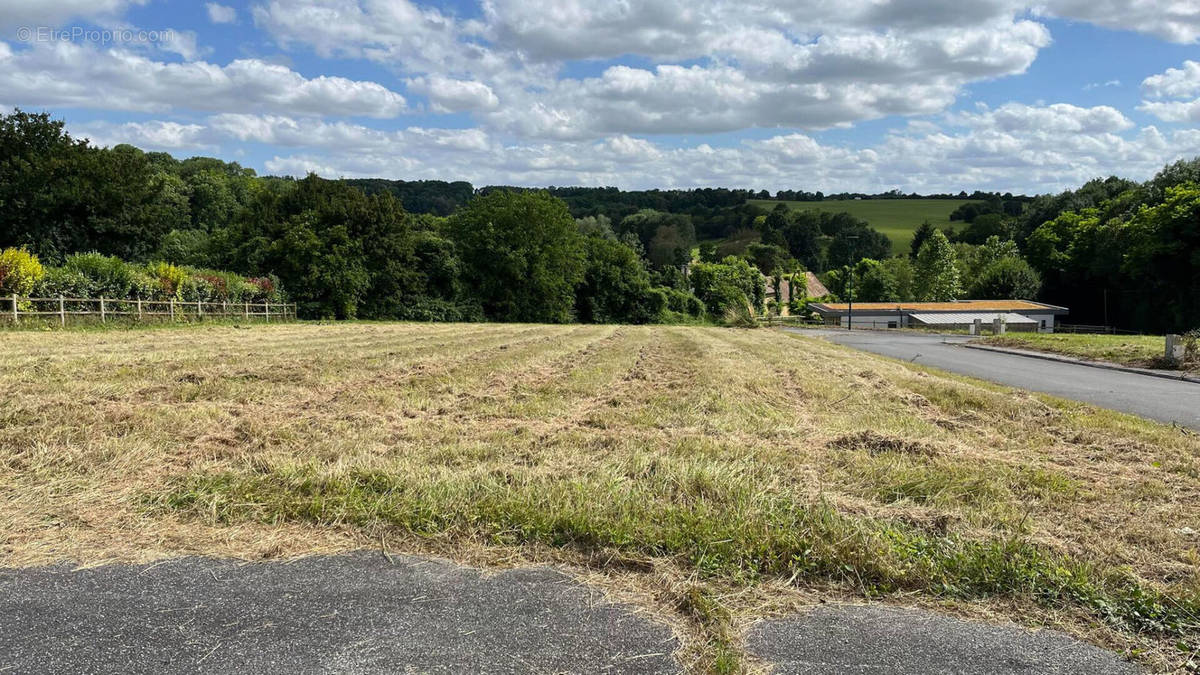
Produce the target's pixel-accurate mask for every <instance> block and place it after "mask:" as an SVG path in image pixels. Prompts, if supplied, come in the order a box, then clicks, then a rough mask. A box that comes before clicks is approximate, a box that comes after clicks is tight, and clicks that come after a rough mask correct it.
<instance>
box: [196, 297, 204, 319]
mask: <svg viewBox="0 0 1200 675" xmlns="http://www.w3.org/2000/svg"><path fill="white" fill-rule="evenodd" d="M196 318H197V319H203V318H204V305H202V304H200V301H199V300H197V301H196Z"/></svg>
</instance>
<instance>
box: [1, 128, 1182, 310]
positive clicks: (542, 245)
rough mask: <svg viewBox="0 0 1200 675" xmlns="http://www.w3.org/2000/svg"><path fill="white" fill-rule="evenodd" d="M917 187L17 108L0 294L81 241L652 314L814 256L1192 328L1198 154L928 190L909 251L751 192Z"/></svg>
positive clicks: (9, 146) (901, 279)
mask: <svg viewBox="0 0 1200 675" xmlns="http://www.w3.org/2000/svg"><path fill="white" fill-rule="evenodd" d="M916 197H921V195H906V194H900V193H898V192H895V191H893V192H889V193H884V194H881V195H856V194H839V195H823V194H821V193H817V192H803V191H789V190H784V191H780V192H778V193H776V194H775V196H774V197H772V195H771V194H770V193H767V192H766V191H754V190H736V189H724V188H704V189H694V190H644V191H622V190H617V189H616V188H575V187H572V188H553V187H552V188H550V189H548V190H533V189H527V188H502V187H487V188H482V189H480V190H475V189H474V188H473V187H472V186H471V185H470V184H469V183H466V182H462V181H458V182H443V181H407V182H406V181H391V180H383V179H356V180H341V181H330V180H323V179H320V178H318V177H316V176H309V177H307V178H304V179H301V180H294V179H291V178H274V177H259V176H256V175H255V173H254V171H252V170H250V169H246V168H243V167H241V166H239V165H238V164H237V163H227V162H223V161H221V160H218V159H213V158H205V157H193V158H190V159H185V160H177V159H175V158H174V157H171V156H170V155H168V154H165V153H146V152H143V151H141V150H139V149H137V148H134V147H132V146H128V145H119V146H116V147H113V148H97V147H94V146H92V145H90V144H89V143H88V142H87V141H84V140H78V139H75V138H72V137H71V136H70V135H69V134H67V133H66V131H65V130H64V126H63V123H62V122H61V121H57V120H53V119H51V118H50V117H49V116H48V115H45V114H40V115H39V114H30V113H25V112H22V111H19V110H18V111H16V112H13V113H11V114H8V115H2V116H0V247H7V248H11V249H13V250H14V252H13V253H10V254H9V255H10V257H11V259H5V260H3V261H0V275H2V276H0V289H3V288H12V289H25V288H29V281H28V278H29V275H30V272H29V269H28V268H29V262H28V260H27V259H24V258H23V259H22V260H17V258H18V257H20V256H21V255H23V254H21V253H18V252H16V251H18V250H23V251H27V252H28V254H30V255H32V256H37V257H38V258H39V259H40V262H41V263H42V264H46V265H47V266H48V269H47V270H46V271H45V273H44V274H43V275H42V276H43V278H44V279H49V280H52V281H53V282H54V283H56V284H59V287H63V288H71V287H72V286H71V284H75V285H76V286H79V285H80V283H81V282H80V283H77V282H79V278H78V277H77V276H75V275H76V274H93V275H96V274H99V270H100V268H101V267H103V265H102V264H101V263H100V262H99V259H97V260H93V261H92V262H90V263H86V264H90V265H92V266H93V267H92V268H90V271H88V272H86V273H85V272H84V271H83V269H82V267H84V266H86V264H85V262H84V260H82V259H78V260H77V259H75V258H72V256H73V255H74V254H80V253H96V254H98V255H99V256H100V257H101V258H103V257H105V256H111V257H116V258H119V259H121V260H125V261H129V262H130V263H131V264H133V265H135V266H141V267H143V268H144V267H145V266H146V265H149V264H151V263H158V262H159V261H162V262H164V263H165V264H166V265H168V266H172V267H174V268H176V269H183V268H190V269H193V270H214V269H221V270H229V271H230V272H231V273H233V274H235V275H236V276H238V277H240V278H246V277H250V278H268V277H271V276H272V275H274V278H275V279H277V280H278V281H279V282H281V283H282V285H283V287H284V288H287V289H288V293H289V296H290V297H291V299H292V300H294V301H295V302H297V303H298V306H299V309H300V314H301V316H307V317H346V318H348V317H363V318H398V319H417V320H481V319H487V320H495V321H577V320H578V321H596V322H633V323H646V322H655V321H672V320H679V319H682V318H689V319H691V318H696V317H697V316H698V315H700V314H708V315H709V316H710V317H713V318H720V317H723V316H724V315H725V314H726V313H727V312H728V310H729V309H730V308H734V309H738V310H739V311H740V309H741V308H742V307H752V308H755V309H756V310H757V311H762V310H763V308H764V301H763V296H764V294H766V293H768V291H766V290H764V289H765V288H767V287H768V284H771V283H772V282H766V283H764V282H763V280H762V277H763V276H766V277H771V278H773V279H774V280H778V279H780V278H784V277H787V276H789V275H795V274H797V273H799V272H802V271H804V270H811V271H814V272H821V271H825V279H824V280H825V282H826V285H827V286H828V287H829V289H830V290H831V291H832V293H833V294H834V295H835V296H837V297H839V298H841V299H845V298H846V297H849V294H850V292H851V288H853V289H854V290H853V296H854V298H855V299H859V300H887V301H890V300H913V299H949V298H956V297H960V296H961V297H968V296H969V297H975V298H985V299H986V298H999V297H1023V298H1037V299H1040V300H1043V301H1046V302H1050V303H1054V304H1060V305H1065V306H1067V307H1069V308H1070V310H1071V320H1072V321H1076V322H1080V323H1109V324H1112V325H1117V326H1120V327H1123V328H1133V329H1140V330H1147V331H1163V330H1187V329H1189V328H1193V327H1195V326H1196V325H1197V324H1200V304H1198V303H1200V272H1198V270H1200V253H1198V251H1200V233H1198V230H1200V215H1198V209H1200V160H1194V161H1191V162H1179V163H1176V164H1174V165H1171V166H1169V167H1166V168H1165V169H1164V170H1163V171H1162V172H1160V173H1159V174H1158V175H1157V176H1155V177H1154V178H1153V179H1151V180H1150V181H1147V182H1146V183H1142V184H1139V183H1135V182H1131V181H1128V180H1123V179H1119V178H1107V179H1100V180H1094V181H1091V182H1089V183H1087V184H1085V185H1083V186H1082V187H1080V188H1079V189H1078V190H1073V191H1067V192H1064V193H1062V194H1058V195H1045V196H1040V197H1036V198H1032V199H1030V198H1026V197H1020V196H1016V197H1014V196H1013V195H1011V194H1003V195H1000V194H995V193H979V192H977V193H974V194H971V195H967V194H966V193H960V194H957V195H950V194H947V195H933V196H932V197H934V198H939V197H945V198H955V199H969V200H970V202H969V203H967V204H965V205H963V206H962V207H961V208H959V209H957V210H956V211H955V212H954V214H953V216H952V218H953V219H955V220H960V221H961V222H962V225H956V226H955V228H956V229H953V230H949V231H948V232H947V233H946V234H948V235H949V236H945V235H943V233H942V232H941V231H939V230H938V229H937V228H935V227H933V226H932V225H928V224H926V225H922V226H921V227H920V228H919V229H918V230H917V231H916V232H915V236H914V238H913V242H912V248H911V255H910V256H904V257H891V247H890V242H889V241H888V239H887V237H886V236H884V235H882V234H881V233H879V232H877V231H875V230H873V229H871V228H870V226H869V224H868V223H866V222H864V221H862V220H859V219H857V218H855V217H853V216H851V215H849V214H847V213H830V212H824V211H817V210H804V209H799V210H797V209H794V208H792V207H790V206H789V205H787V204H783V203H780V204H778V205H776V206H774V207H772V208H764V207H763V206H760V205H759V204H762V201H759V200H770V199H778V200H797V201H818V200H821V199H833V198H837V199H848V198H863V199H871V198H887V199H908V198H916ZM925 197H926V198H928V197H930V196H929V195H926V196H925ZM748 200H756V201H755V202H750V201H748ZM22 261H23V262H22ZM69 261H74V262H69ZM146 269H148V268H146ZM71 270H74V271H71ZM147 274H149V272H147ZM756 275H757V276H756ZM151 276H153V275H151ZM168 276H169V274H168ZM194 276H195V275H193V277H194ZM752 278H753V280H752ZM42 283H49V282H48V281H47V282H42ZM178 283H181V284H184V286H183V287H184V288H185V289H186V288H187V286H186V284H190V283H194V282H186V283H185V282H183V281H182V280H179V281H178ZM211 283H214V284H215V283H216V282H211ZM83 285H84V286H86V284H83ZM777 288H778V284H777V281H776V282H775V283H774V284H773V286H772V289H777ZM176 290H178V289H176ZM172 292H175V291H172ZM187 292H192V291H187ZM201 292H202V290H201V291H196V293H201ZM771 292H777V291H774V290H773V291H771Z"/></svg>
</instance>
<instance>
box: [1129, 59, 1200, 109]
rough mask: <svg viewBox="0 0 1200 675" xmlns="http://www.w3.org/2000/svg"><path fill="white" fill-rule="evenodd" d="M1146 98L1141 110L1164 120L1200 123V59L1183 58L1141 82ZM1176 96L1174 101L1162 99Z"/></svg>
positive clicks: (1140, 107) (1139, 107)
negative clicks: (1175, 65) (1174, 66)
mask: <svg viewBox="0 0 1200 675" xmlns="http://www.w3.org/2000/svg"><path fill="white" fill-rule="evenodd" d="M1142 94H1143V95H1144V96H1145V97H1146V98H1147V99H1151V100H1144V101H1142V104H1141V105H1140V106H1138V110H1141V111H1142V112H1145V113H1148V114H1151V115H1154V116H1155V117H1157V118H1159V119H1161V120H1163V121H1164V122H1200V98H1196V97H1200V62H1196V61H1184V62H1183V67H1182V68H1168V69H1167V70H1166V71H1164V72H1162V73H1159V74H1157V75H1151V76H1150V77H1147V78H1146V79H1145V80H1143V81H1142ZM1163 99H1175V100H1163Z"/></svg>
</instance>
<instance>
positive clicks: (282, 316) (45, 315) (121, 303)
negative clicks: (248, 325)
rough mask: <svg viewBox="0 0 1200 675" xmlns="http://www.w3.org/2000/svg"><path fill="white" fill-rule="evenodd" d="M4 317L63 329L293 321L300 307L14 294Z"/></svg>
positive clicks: (254, 303)
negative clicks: (75, 323) (95, 324)
mask: <svg viewBox="0 0 1200 675" xmlns="http://www.w3.org/2000/svg"><path fill="white" fill-rule="evenodd" d="M5 300H6V301H7V302H5V303H4V304H7V305H8V307H5V308H4V309H5V311H4V312H3V314H4V317H5V318H6V319H8V320H9V321H11V322H12V323H13V324H19V323H21V318H22V317H26V318H35V317H36V318H40V319H42V320H46V319H49V320H50V321H51V322H53V321H54V320H55V319H57V320H58V321H57V323H59V324H60V325H62V326H66V325H67V319H68V318H72V319H74V318H82V317H89V318H94V319H99V321H100V323H107V322H108V321H110V320H119V319H122V318H124V319H127V320H136V321H145V320H147V319H156V318H159V319H168V320H170V321H196V320H203V319H239V318H240V319H245V320H247V321H250V320H262V321H267V322H269V321H290V320H293V319H295V318H296V305H294V304H290V303H281V302H200V301H197V302H187V301H183V300H124V299H122V300H115V299H112V298H66V297H63V296H59V297H57V298H30V297H22V296H18V295H13V296H11V297H9V298H6V299H5Z"/></svg>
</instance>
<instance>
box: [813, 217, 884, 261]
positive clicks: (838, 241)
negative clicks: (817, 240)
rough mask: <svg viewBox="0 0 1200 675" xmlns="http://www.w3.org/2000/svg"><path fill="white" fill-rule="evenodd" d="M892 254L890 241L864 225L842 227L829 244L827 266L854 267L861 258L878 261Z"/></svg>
mask: <svg viewBox="0 0 1200 675" xmlns="http://www.w3.org/2000/svg"><path fill="white" fill-rule="evenodd" d="M891 254H892V241H891V240H890V239H888V238H887V235H884V234H883V233H881V232H877V231H875V230H872V229H871V228H869V227H867V226H866V225H862V224H857V225H853V226H849V227H843V228H841V229H839V230H838V232H837V234H835V235H833V241H832V242H830V244H829V254H828V259H829V266H830V267H845V266H846V265H854V264H856V263H857V262H858V261H859V260H862V259H863V258H871V259H874V260H879V259H882V258H886V257H888V256H890V255H891Z"/></svg>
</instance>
